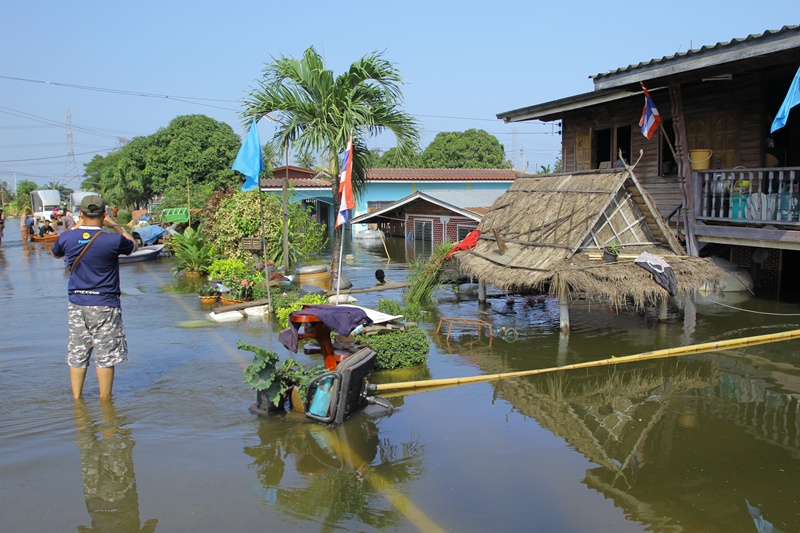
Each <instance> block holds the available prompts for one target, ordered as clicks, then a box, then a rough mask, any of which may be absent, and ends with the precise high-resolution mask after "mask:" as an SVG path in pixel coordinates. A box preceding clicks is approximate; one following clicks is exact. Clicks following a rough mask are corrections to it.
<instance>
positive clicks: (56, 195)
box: [31, 189, 61, 224]
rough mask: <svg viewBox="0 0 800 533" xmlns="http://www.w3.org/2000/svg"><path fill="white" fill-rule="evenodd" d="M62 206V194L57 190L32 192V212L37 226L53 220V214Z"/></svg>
mask: <svg viewBox="0 0 800 533" xmlns="http://www.w3.org/2000/svg"><path fill="white" fill-rule="evenodd" d="M60 205H61V193H60V192H59V191H58V190H56V189H47V190H39V191H31V210H32V211H33V219H34V220H35V223H36V224H39V223H40V222H43V221H44V220H45V219H46V220H53V218H52V216H51V212H52V211H53V208H54V207H58V206H60Z"/></svg>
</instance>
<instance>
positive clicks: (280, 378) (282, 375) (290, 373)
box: [237, 341, 325, 411]
mask: <svg viewBox="0 0 800 533" xmlns="http://www.w3.org/2000/svg"><path fill="white" fill-rule="evenodd" d="M237 348H239V349H240V350H247V351H250V352H253V361H252V362H251V363H250V365H248V367H247V368H245V369H244V378H243V379H242V382H243V383H247V384H248V385H250V387H252V388H253V390H255V391H256V408H257V409H258V410H262V411H278V410H280V409H282V408H283V407H284V406H285V405H286V400H287V399H289V397H290V395H293V396H296V397H297V403H299V405H298V404H296V403H295V401H293V402H292V407H293V408H295V409H298V410H302V404H303V395H304V394H305V386H306V385H308V382H309V381H310V380H311V379H312V378H313V377H314V376H317V375H319V374H321V373H322V372H324V371H325V368H324V367H322V366H318V367H314V368H311V369H306V368H304V367H303V366H302V365H301V364H300V363H298V362H297V361H295V360H294V359H287V360H285V361H283V363H280V358H279V357H278V354H276V353H274V352H270V351H268V350H266V349H264V348H261V347H259V346H254V345H252V344H245V343H243V342H242V341H238V342H237ZM293 391H295V394H292V393H293Z"/></svg>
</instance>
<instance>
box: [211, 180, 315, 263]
mask: <svg viewBox="0 0 800 533" xmlns="http://www.w3.org/2000/svg"><path fill="white" fill-rule="evenodd" d="M258 194H259V193H258V191H256V190H253V191H239V190H230V191H228V192H227V194H226V195H221V196H215V197H212V201H213V202H216V208H213V209H212V208H209V210H210V211H213V212H212V213H210V214H209V216H207V217H205V218H204V219H203V227H204V228H205V229H206V231H207V232H208V234H209V237H210V238H211V240H212V242H213V243H214V244H215V245H216V247H217V248H218V249H219V250H220V251H221V253H222V254H223V255H225V256H226V257H232V258H239V259H246V258H249V257H251V255H252V254H251V253H250V252H249V251H246V250H242V239H243V238H245V237H255V238H259V237H260V236H261V222H260V221H261V204H260V202H259V198H258ZM263 208H264V220H265V221H267V224H266V228H265V229H266V237H267V243H268V245H267V255H268V257H269V258H271V259H273V260H274V261H275V262H276V264H278V263H279V261H280V262H282V257H283V223H282V220H283V215H282V213H283V208H282V205H281V198H280V197H279V196H276V195H273V194H266V193H263ZM288 212H289V253H290V255H291V257H290V259H294V260H295V261H296V260H299V258H305V257H308V256H310V255H311V254H314V253H317V252H319V251H320V250H322V248H323V247H324V245H325V242H326V240H327V230H326V228H325V226H323V225H321V224H319V223H317V222H315V221H313V220H311V219H310V217H309V216H308V213H307V212H306V211H305V210H304V209H303V208H302V207H301V206H300V205H298V204H295V203H293V202H292V203H290V204H289V208H288Z"/></svg>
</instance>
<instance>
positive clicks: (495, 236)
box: [494, 230, 506, 255]
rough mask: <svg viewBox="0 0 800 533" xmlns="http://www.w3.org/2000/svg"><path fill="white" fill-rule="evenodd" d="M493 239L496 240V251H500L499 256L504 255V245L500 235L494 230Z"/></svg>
mask: <svg viewBox="0 0 800 533" xmlns="http://www.w3.org/2000/svg"><path fill="white" fill-rule="evenodd" d="M494 238H495V239H496V240H497V249H498V250H500V255H503V254H504V253H506V243H504V242H503V239H501V238H500V234H499V233H498V232H497V230H494Z"/></svg>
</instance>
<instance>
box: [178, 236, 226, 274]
mask: <svg viewBox="0 0 800 533" xmlns="http://www.w3.org/2000/svg"><path fill="white" fill-rule="evenodd" d="M170 245H171V247H172V254H173V255H174V256H175V260H176V261H175V267H174V269H173V270H174V271H175V274H176V275H177V274H178V272H185V273H186V277H198V276H201V275H203V274H205V273H207V272H208V268H209V267H210V266H211V264H212V263H213V262H214V260H215V259H216V258H217V252H216V249H215V248H214V245H213V244H212V243H211V242H209V241H208V239H206V237H205V235H204V234H203V232H202V231H201V230H194V229H192V228H191V227H188V228H186V231H184V232H183V235H180V234H175V235H173V236H172V238H171V239H170Z"/></svg>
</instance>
